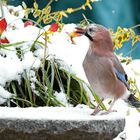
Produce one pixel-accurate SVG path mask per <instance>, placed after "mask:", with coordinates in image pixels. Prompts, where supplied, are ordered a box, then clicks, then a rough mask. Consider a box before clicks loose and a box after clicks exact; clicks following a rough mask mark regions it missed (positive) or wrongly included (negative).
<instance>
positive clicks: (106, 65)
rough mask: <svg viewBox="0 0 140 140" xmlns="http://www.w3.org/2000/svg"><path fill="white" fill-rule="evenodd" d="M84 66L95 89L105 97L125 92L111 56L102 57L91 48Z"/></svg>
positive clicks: (120, 94)
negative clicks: (115, 71)
mask: <svg viewBox="0 0 140 140" xmlns="http://www.w3.org/2000/svg"><path fill="white" fill-rule="evenodd" d="M83 67H84V70H85V73H86V76H87V79H88V81H89V83H90V85H91V86H92V88H93V90H94V91H95V92H96V93H97V94H98V95H99V96H100V97H103V98H108V97H116V98H118V97H120V96H122V94H123V93H124V92H125V90H126V87H125V85H124V84H123V83H122V82H121V81H119V80H118V78H117V77H116V75H115V73H114V70H113V63H112V61H111V60H110V58H109V57H106V56H104V57H101V56H98V55H96V54H94V52H91V49H89V51H88V53H87V55H86V57H85V59H84V62H83Z"/></svg>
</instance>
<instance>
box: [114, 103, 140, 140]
mask: <svg viewBox="0 0 140 140" xmlns="http://www.w3.org/2000/svg"><path fill="white" fill-rule="evenodd" d="M113 109H116V110H117V113H118V114H121V115H122V116H124V117H125V120H126V124H125V129H124V131H123V132H121V134H119V136H118V137H117V138H116V139H114V140H122V139H121V138H120V137H124V138H126V140H139V139H140V133H139V132H140V126H139V123H140V113H139V112H138V111H137V110H136V109H135V108H132V107H128V105H127V104H126V103H124V101H122V100H118V101H117V102H116V103H115V105H114V107H113Z"/></svg>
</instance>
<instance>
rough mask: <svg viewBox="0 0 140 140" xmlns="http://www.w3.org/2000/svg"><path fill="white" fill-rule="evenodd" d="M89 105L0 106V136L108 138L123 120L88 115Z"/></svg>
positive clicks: (121, 126)
mask: <svg viewBox="0 0 140 140" xmlns="http://www.w3.org/2000/svg"><path fill="white" fill-rule="evenodd" d="M91 111H92V110H91V109H84V108H73V107H69V108H63V107H39V108H8V107H1V108H0V131H1V133H0V139H2V140H10V139H13V140H28V139H30V140H47V139H48V140H66V139H67V140H86V139H87V140H94V139H96V140H101V139H102V140H112V139H113V138H115V137H116V136H117V135H118V134H119V133H120V132H122V131H123V129H124V126H125V120H124V118H123V117H121V116H117V115H116V114H112V115H104V116H91V115H90V113H91Z"/></svg>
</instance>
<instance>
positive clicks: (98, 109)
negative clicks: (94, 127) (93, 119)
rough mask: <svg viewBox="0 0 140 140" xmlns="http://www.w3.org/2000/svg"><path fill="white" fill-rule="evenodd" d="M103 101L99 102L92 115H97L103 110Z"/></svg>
mask: <svg viewBox="0 0 140 140" xmlns="http://www.w3.org/2000/svg"><path fill="white" fill-rule="evenodd" d="M103 100H104V98H102V99H101V102H103ZM101 102H100V103H98V105H97V106H96V107H95V109H94V112H93V113H92V114H91V115H94V116H95V115H96V114H97V113H98V112H100V111H101V109H100V105H101Z"/></svg>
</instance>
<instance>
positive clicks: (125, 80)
mask: <svg viewBox="0 0 140 140" xmlns="http://www.w3.org/2000/svg"><path fill="white" fill-rule="evenodd" d="M115 74H116V76H117V78H118V79H119V80H120V81H122V82H123V83H124V84H125V86H126V87H127V89H128V90H129V89H130V86H129V84H128V78H127V75H126V74H124V73H121V72H119V71H118V70H117V69H115Z"/></svg>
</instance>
